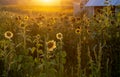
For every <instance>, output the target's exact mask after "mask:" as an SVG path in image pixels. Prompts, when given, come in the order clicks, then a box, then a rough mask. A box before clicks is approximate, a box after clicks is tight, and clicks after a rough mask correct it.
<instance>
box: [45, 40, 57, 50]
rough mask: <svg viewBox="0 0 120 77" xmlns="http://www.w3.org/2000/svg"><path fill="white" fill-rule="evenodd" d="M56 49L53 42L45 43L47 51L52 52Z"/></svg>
mask: <svg viewBox="0 0 120 77" xmlns="http://www.w3.org/2000/svg"><path fill="white" fill-rule="evenodd" d="M55 48H56V42H55V41H54V40H51V41H48V42H47V50H48V51H53V50H54V49H55Z"/></svg>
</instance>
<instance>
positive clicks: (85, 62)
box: [0, 5, 120, 77]
mask: <svg viewBox="0 0 120 77" xmlns="http://www.w3.org/2000/svg"><path fill="white" fill-rule="evenodd" d="M38 8H39V9H38ZM51 8H52V7H51ZM51 8H46V9H45V7H44V8H40V7H35V6H34V7H30V6H26V7H25V6H13V5H12V6H0V77H119V76H120V61H119V60H120V13H118V14H113V13H112V11H111V8H110V7H105V8H104V9H102V10H101V12H102V13H98V14H97V15H96V16H93V17H91V18H90V17H87V15H86V13H85V14H82V15H80V16H77V17H75V16H73V15H72V9H71V8H60V7H59V8H57V9H56V8H53V9H51ZM51 10H52V11H51Z"/></svg>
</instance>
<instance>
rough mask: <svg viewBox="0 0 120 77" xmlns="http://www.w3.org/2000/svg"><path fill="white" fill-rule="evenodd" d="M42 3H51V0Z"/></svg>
mask: <svg viewBox="0 0 120 77" xmlns="http://www.w3.org/2000/svg"><path fill="white" fill-rule="evenodd" d="M43 2H44V3H50V2H52V1H51V0H43Z"/></svg>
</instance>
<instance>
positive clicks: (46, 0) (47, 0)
mask: <svg viewBox="0 0 120 77" xmlns="http://www.w3.org/2000/svg"><path fill="white" fill-rule="evenodd" d="M34 2H35V4H39V5H59V4H60V0H34Z"/></svg>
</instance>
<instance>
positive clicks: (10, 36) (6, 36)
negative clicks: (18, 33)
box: [4, 31, 13, 39]
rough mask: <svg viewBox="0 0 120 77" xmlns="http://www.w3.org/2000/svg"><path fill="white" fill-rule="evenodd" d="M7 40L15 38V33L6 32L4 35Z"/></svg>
mask: <svg viewBox="0 0 120 77" xmlns="http://www.w3.org/2000/svg"><path fill="white" fill-rule="evenodd" d="M4 36H5V38H7V39H11V38H12V37H13V33H12V32H11V31H6V32H5V33H4Z"/></svg>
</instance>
